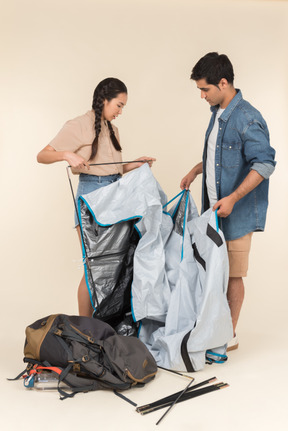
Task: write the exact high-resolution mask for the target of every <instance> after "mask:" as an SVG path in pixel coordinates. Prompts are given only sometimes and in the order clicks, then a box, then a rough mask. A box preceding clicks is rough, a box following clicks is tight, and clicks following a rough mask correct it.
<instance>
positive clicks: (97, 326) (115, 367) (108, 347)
mask: <svg viewBox="0 0 288 431" xmlns="http://www.w3.org/2000/svg"><path fill="white" fill-rule="evenodd" d="M24 362H25V363H27V368H26V370H25V371H24V372H23V373H21V374H20V375H19V376H18V377H17V378H20V377H21V376H22V377H24V379H25V380H24V385H25V386H28V387H29V386H32V387H33V380H34V378H35V376H36V375H37V374H38V373H41V372H43V371H49V372H51V373H53V374H54V375H55V376H57V380H58V391H59V393H60V399H65V398H67V397H73V396H74V395H75V394H76V393H78V392H87V391H94V390H98V389H114V390H117V391H118V390H120V391H121V390H125V389H129V388H131V387H133V386H139V385H144V384H145V383H147V382H149V381H151V380H152V379H153V378H154V377H155V374H156V372H157V365H156V362H155V360H154V358H153V356H152V355H151V354H150V352H149V351H148V349H147V347H146V346H145V345H144V344H143V343H142V342H141V341H140V340H139V339H138V338H136V337H125V336H122V335H118V334H117V333H116V332H115V330H114V329H113V328H112V327H111V326H110V325H108V324H107V323H105V322H102V321H100V320H98V319H95V318H92V317H91V318H90V317H82V316H68V315H65V314H55V315H50V316H48V317H45V318H42V319H39V320H37V321H36V322H34V323H33V324H31V325H29V326H28V327H27V328H26V340H25V346H24ZM17 378H16V379H17ZM61 383H62V384H61ZM63 383H65V387H66V388H68V390H67V389H65V390H64V389H63V387H62V386H63Z"/></svg>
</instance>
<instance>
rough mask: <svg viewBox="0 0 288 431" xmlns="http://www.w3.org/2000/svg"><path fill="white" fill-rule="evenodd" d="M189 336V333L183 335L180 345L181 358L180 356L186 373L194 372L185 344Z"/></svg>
mask: <svg viewBox="0 0 288 431" xmlns="http://www.w3.org/2000/svg"><path fill="white" fill-rule="evenodd" d="M190 334H191V331H189V332H187V334H186V335H185V337H184V338H183V340H182V343H181V356H182V359H183V362H184V364H185V367H186V370H187V371H188V373H192V372H194V371H195V370H194V368H193V365H192V362H191V360H190V357H189V353H188V350H187V342H188V339H189V337H190Z"/></svg>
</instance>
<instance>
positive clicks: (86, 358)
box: [82, 355, 90, 362]
mask: <svg viewBox="0 0 288 431" xmlns="http://www.w3.org/2000/svg"><path fill="white" fill-rule="evenodd" d="M88 361H90V358H89V356H88V355H85V356H82V362H88Z"/></svg>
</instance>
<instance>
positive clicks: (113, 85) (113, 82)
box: [89, 78, 127, 160]
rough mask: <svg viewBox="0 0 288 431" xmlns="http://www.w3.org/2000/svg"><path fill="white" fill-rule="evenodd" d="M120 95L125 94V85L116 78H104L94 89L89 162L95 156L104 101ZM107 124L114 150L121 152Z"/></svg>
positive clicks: (112, 131)
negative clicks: (92, 137)
mask: <svg viewBox="0 0 288 431" xmlns="http://www.w3.org/2000/svg"><path fill="white" fill-rule="evenodd" d="M120 93H126V94H127V88H126V85H125V84H124V83H123V82H122V81H120V80H119V79H117V78H106V79H104V80H103V81H101V82H99V84H98V85H97V87H96V88H95V91H94V95H93V102H92V109H93V110H94V112H95V138H94V141H93V142H92V151H91V155H90V158H89V160H92V159H93V158H94V157H95V156H96V154H97V150H98V139H99V135H100V132H101V116H102V111H103V106H104V100H107V101H108V102H109V101H110V100H111V99H114V98H115V97H117V95H118V94H120ZM107 124H108V128H109V132H110V138H111V141H112V144H113V145H114V148H115V149H116V150H117V151H121V150H122V148H121V145H120V144H119V142H118V140H117V138H116V136H115V133H114V130H113V127H112V124H111V123H110V121H107Z"/></svg>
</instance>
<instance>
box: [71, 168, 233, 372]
mask: <svg viewBox="0 0 288 431" xmlns="http://www.w3.org/2000/svg"><path fill="white" fill-rule="evenodd" d="M167 207H168V204H167V198H166V195H165V193H164V192H163V190H162V189H161V187H160V185H159V184H158V182H157V181H156V179H155V178H154V176H153V174H152V172H151V170H150V168H149V167H148V166H147V165H143V166H142V167H140V168H138V169H136V170H134V171H132V172H130V173H128V174H127V175H125V176H124V177H123V178H121V179H120V180H119V181H117V182H115V183H112V184H111V185H109V186H107V187H104V188H101V189H99V190H96V191H94V192H92V193H89V194H87V195H83V196H80V198H79V201H78V212H79V219H80V226H81V230H82V238H83V258H84V262H85V264H84V265H85V274H86V282H87V286H88V290H89V294H90V298H91V303H92V305H93V307H94V317H97V318H100V319H102V320H105V321H107V322H108V323H109V324H111V326H113V327H114V328H115V329H116V330H117V331H118V332H119V333H120V334H123V335H135V334H136V333H137V334H138V336H139V338H140V339H141V340H142V341H143V342H144V343H145V344H146V346H147V347H148V348H149V350H150V352H151V353H152V354H153V356H154V357H155V359H156V362H157V364H158V365H159V366H162V367H165V368H169V369H174V370H182V371H197V370H200V369H202V368H203V367H204V365H205V362H206V361H207V360H208V361H219V362H222V361H223V360H225V358H226V355H225V353H226V343H227V342H228V341H229V340H230V339H231V338H232V337H233V331H232V322H231V315H230V309H229V306H228V303H227V298H226V290H227V285H228V257H227V250H226V244H225V240H224V236H223V233H222V232H221V230H220V229H219V227H218V225H217V216H216V214H215V213H214V212H212V210H208V211H207V212H205V213H204V214H202V215H201V216H199V215H198V212H197V209H196V206H195V204H194V201H193V199H192V197H191V195H190V193H189V192H187V191H183V192H181V193H180V194H179V195H178V196H177V197H176V198H175V203H174V205H173V207H172V208H171V209H169V210H168V209H167Z"/></svg>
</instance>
